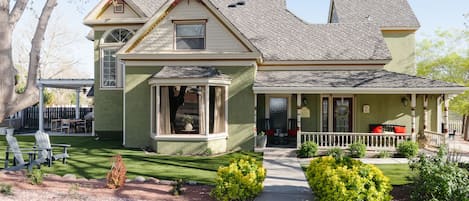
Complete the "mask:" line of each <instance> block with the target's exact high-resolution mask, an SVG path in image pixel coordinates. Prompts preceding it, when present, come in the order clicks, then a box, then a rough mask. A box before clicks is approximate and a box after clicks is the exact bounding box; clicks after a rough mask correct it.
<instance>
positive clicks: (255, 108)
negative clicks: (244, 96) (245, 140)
mask: <svg viewBox="0 0 469 201" xmlns="http://www.w3.org/2000/svg"><path fill="white" fill-rule="evenodd" d="M253 134H254V148H256V146H257V137H256V136H257V94H254V128H253Z"/></svg>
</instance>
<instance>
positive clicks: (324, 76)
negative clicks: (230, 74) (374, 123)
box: [253, 70, 468, 94]
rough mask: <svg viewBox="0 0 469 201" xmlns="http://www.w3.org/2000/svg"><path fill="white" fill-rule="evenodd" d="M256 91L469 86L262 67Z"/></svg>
mask: <svg viewBox="0 0 469 201" xmlns="http://www.w3.org/2000/svg"><path fill="white" fill-rule="evenodd" d="M253 89H254V92H255V93H289V94H291V93H328V94H330V93H348V94H402V93H406V94H409V93H415V94H457V93H462V92H464V91H465V90H468V88H466V87H463V86H460V85H457V84H454V83H449V82H443V81H438V80H431V79H427V78H421V77H417V76H412V75H407V74H403V73H395V72H390V71H386V70H329V71H327V70H317V71H316V70H311V71H259V72H257V75H256V80H255V83H254V87H253Z"/></svg>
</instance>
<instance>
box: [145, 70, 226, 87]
mask: <svg viewBox="0 0 469 201" xmlns="http://www.w3.org/2000/svg"><path fill="white" fill-rule="evenodd" d="M149 83H150V84H179V83H180V84H187V83H191V84H222V85H229V84H230V83H231V79H230V77H229V76H227V75H225V74H223V73H221V72H220V71H218V70H217V69H216V68H215V67H211V66H165V67H163V69H161V71H159V72H158V73H156V74H154V75H153V76H152V77H151V78H150V81H149Z"/></svg>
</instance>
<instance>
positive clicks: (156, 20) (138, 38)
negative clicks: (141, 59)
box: [117, 0, 260, 60]
mask: <svg viewBox="0 0 469 201" xmlns="http://www.w3.org/2000/svg"><path fill="white" fill-rule="evenodd" d="M180 2H181V0H171V1H167V2H166V3H165V4H163V6H162V7H161V8H160V9H159V10H158V11H157V12H156V14H155V15H154V16H153V17H151V18H150V20H149V21H148V22H147V23H146V24H145V25H144V26H143V27H142V28H141V29H140V30H139V31H138V32H137V33H136V34H135V36H134V37H133V38H132V39H131V40H130V41H129V42H127V44H126V45H125V46H124V47H122V49H121V50H120V51H119V52H118V53H117V54H118V55H120V56H119V57H120V58H125V56H123V55H126V54H131V51H132V50H133V49H134V48H136V47H137V46H138V45H139V44H140V43H141V42H142V41H143V40H144V39H145V37H146V36H148V35H149V34H150V33H151V32H152V31H153V30H154V29H155V28H156V27H157V26H158V25H159V24H160V23H161V22H162V21H163V19H165V18H166V17H167V16H168V14H169V13H170V12H171V11H172V10H173V9H174V8H175V7H176V6H177V5H178V4H179V3H180ZM199 2H200V3H202V4H203V5H204V6H205V7H206V8H207V9H208V11H209V12H211V13H212V14H213V15H214V16H215V17H216V19H217V20H219V21H220V22H221V24H222V25H223V26H225V28H226V29H227V30H228V31H229V32H230V33H232V34H233V36H234V37H235V38H236V39H237V40H238V41H240V42H241V44H242V45H243V46H244V47H245V48H246V49H248V50H249V51H250V52H253V53H255V54H256V55H258V57H259V58H258V59H259V60H260V52H259V50H258V49H257V48H256V47H255V46H254V45H253V44H252V43H251V42H250V41H249V40H248V39H247V38H246V37H245V36H244V35H243V34H242V33H241V32H240V31H239V30H238V29H237V28H236V27H234V25H233V24H232V23H231V22H230V21H228V20H227V19H226V17H225V16H224V15H223V14H222V13H221V12H220V11H218V10H217V8H216V7H215V6H214V5H213V4H212V3H211V2H209V1H207V0H199Z"/></svg>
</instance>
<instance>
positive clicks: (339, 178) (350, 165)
mask: <svg viewBox="0 0 469 201" xmlns="http://www.w3.org/2000/svg"><path fill="white" fill-rule="evenodd" d="M306 177H307V178H308V182H309V185H310V186H311V189H312V191H313V192H314V195H315V196H316V197H317V200H319V201H330V200H336V201H349V200H363V201H389V200H391V199H392V197H391V195H390V194H389V193H390V192H391V190H392V186H391V184H390V182H389V178H388V177H386V176H384V174H383V173H382V172H381V170H380V169H378V168H377V167H376V166H374V165H368V164H364V163H362V162H360V161H358V160H354V159H350V158H345V159H343V160H336V159H334V158H333V157H332V156H325V157H321V158H317V159H314V160H312V161H311V163H310V165H309V167H308V169H307V171H306Z"/></svg>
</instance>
